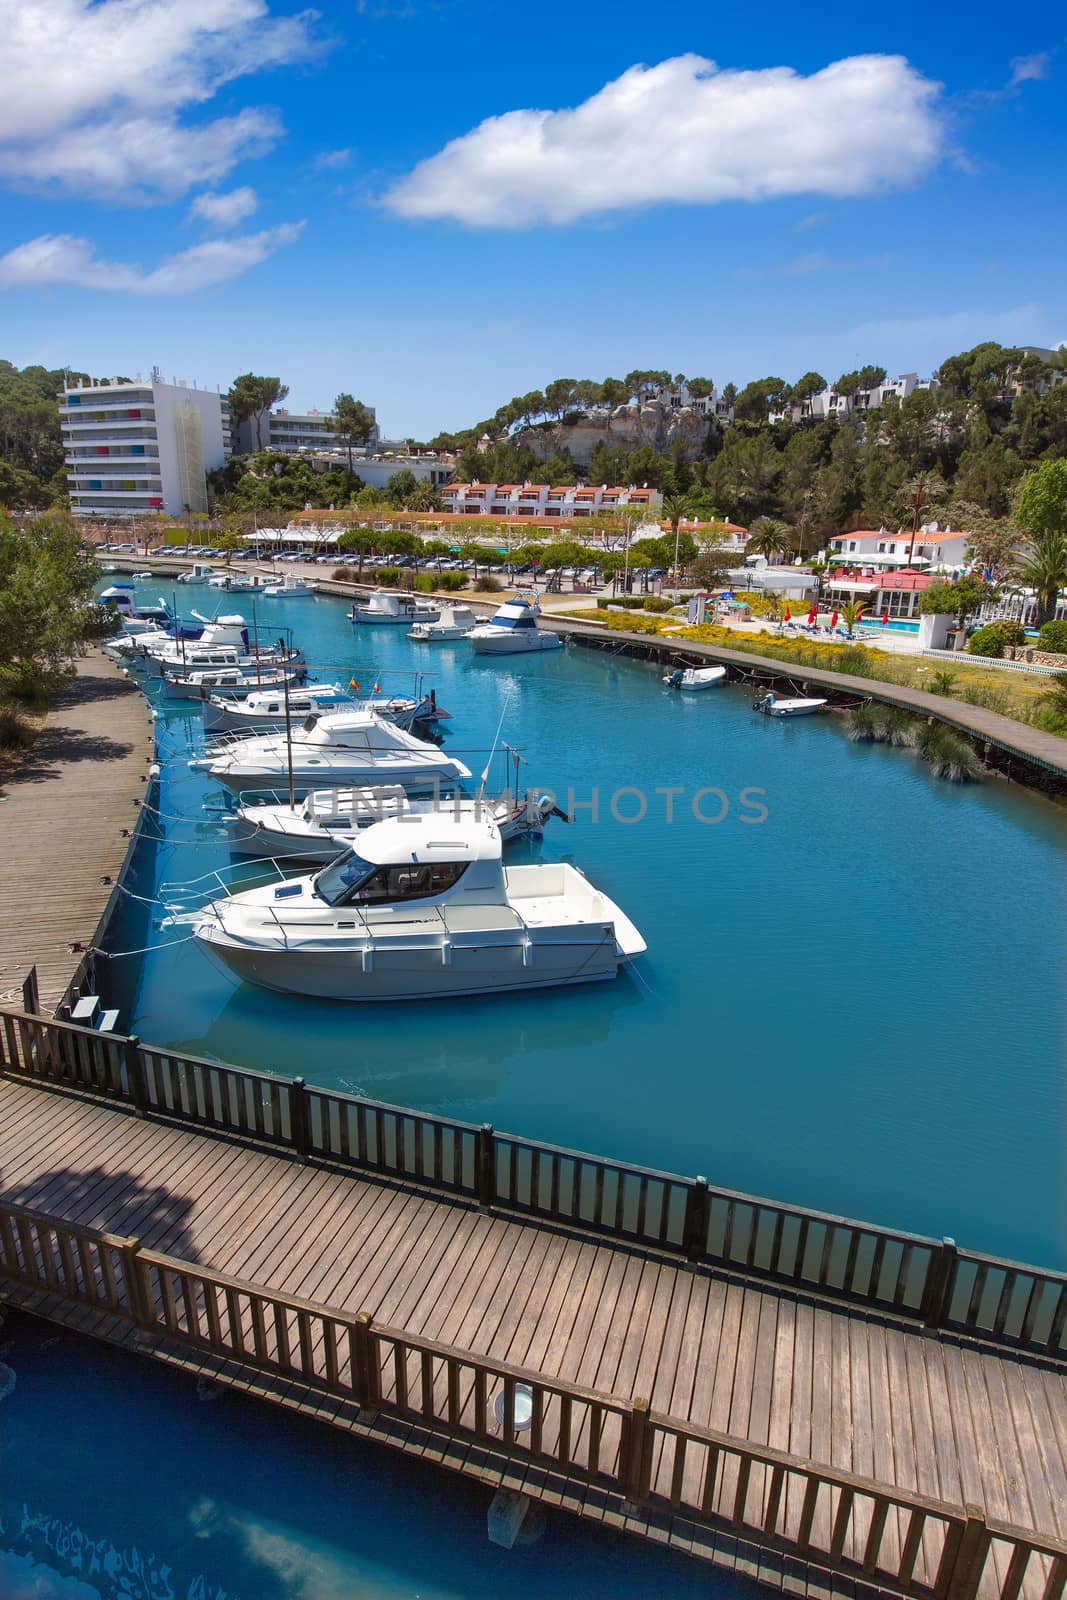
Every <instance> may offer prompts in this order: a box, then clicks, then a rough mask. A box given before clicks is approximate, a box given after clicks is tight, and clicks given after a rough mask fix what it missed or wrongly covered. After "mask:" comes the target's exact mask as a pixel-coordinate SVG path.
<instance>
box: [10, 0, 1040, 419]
mask: <svg viewBox="0 0 1067 1600" xmlns="http://www.w3.org/2000/svg"><path fill="white" fill-rule="evenodd" d="M0 25H3V28H4V38H5V49H4V51H3V52H2V55H0V90H2V93H0V184H2V185H3V207H2V210H0V326H2V329H3V337H2V338H0V355H3V356H5V357H7V358H8V359H10V360H14V361H16V362H17V363H19V364H20V365H22V364H25V363H27V362H41V363H43V364H45V365H48V366H60V365H63V364H64V363H70V364H71V365H73V366H75V367H78V368H83V369H87V370H90V371H92V372H93V373H94V374H96V375H98V376H101V375H105V374H113V373H116V372H126V373H131V374H132V373H137V372H146V371H147V370H148V368H149V367H150V366H152V365H153V364H154V363H155V364H158V365H159V366H160V367H162V368H163V370H164V372H165V373H166V374H167V375H172V374H173V375H175V376H179V377H185V378H188V379H189V380H193V379H196V380H197V381H199V382H200V383H202V384H205V385H211V386H214V385H216V384H217V385H219V386H220V387H223V388H224V387H226V386H227V385H228V384H229V382H230V381H231V379H232V378H233V376H234V375H235V374H237V373H238V372H242V371H247V370H249V369H251V370H253V371H257V372H269V373H278V374H280V375H281V376H282V378H283V379H284V380H285V381H286V382H288V384H289V385H290V390H291V394H290V399H289V405H290V406H291V407H292V408H294V409H302V408H306V407H310V406H313V405H317V406H319V407H321V408H325V407H327V406H328V405H329V404H330V403H331V401H332V399H333V397H334V395H335V394H336V393H337V392H338V391H339V390H341V389H346V390H350V391H352V392H353V393H355V394H356V395H357V396H358V397H360V398H362V399H364V400H366V401H367V402H368V403H370V404H373V405H375V406H376V407H377V408H378V412H379V417H380V419H381V422H382V425H383V428H384V430H385V432H386V433H387V434H390V435H405V434H410V435H414V436H416V437H428V436H429V435H431V434H432V433H434V432H436V431H437V430H438V429H440V428H445V427H461V426H464V425H466V424H470V423H473V422H475V421H478V420H479V419H480V418H482V417H483V416H485V415H487V414H489V413H491V412H492V411H493V410H494V409H495V408H496V406H497V405H498V404H500V403H501V402H502V401H503V400H506V399H508V398H510V397H511V395H513V394H517V393H522V392H524V391H525V390H527V389H530V388H535V387H541V386H542V385H543V384H544V383H546V382H547V381H549V380H550V379H552V378H554V377H558V376H568V377H584V376H590V377H603V376H606V375H608V374H609V373H610V374H612V375H616V376H621V375H623V374H624V373H625V372H626V371H628V370H630V369H631V368H633V367H641V366H655V367H660V366H663V367H668V368H670V369H672V370H673V371H682V372H687V373H690V374H700V375H702V376H707V377H710V378H712V379H713V380H715V381H716V382H718V383H719V384H722V383H725V382H727V381H728V380H732V381H733V382H735V383H738V384H742V383H744V382H746V381H748V380H749V379H750V378H754V377H759V376H763V375H765V374H767V373H777V374H780V375H781V376H783V377H785V378H786V379H787V380H793V379H795V378H797V377H798V376H799V375H800V374H801V373H802V372H804V371H806V370H807V369H808V368H810V367H814V368H816V369H817V370H818V371H820V372H822V373H824V374H825V375H826V376H827V377H828V378H830V379H833V378H835V377H836V376H837V374H838V373H839V372H841V371H842V370H844V369H846V368H848V367H851V366H853V365H855V364H856V363H857V362H860V363H862V362H866V361H873V362H876V363H879V364H882V365H885V366H886V367H888V368H890V369H891V371H892V372H897V371H902V370H918V371H919V372H920V373H923V372H927V371H929V369H930V368H931V366H933V365H936V363H937V362H938V360H939V359H941V358H942V357H943V356H945V355H948V354H951V353H953V352H954V351H956V350H959V349H963V348H966V347H967V346H969V345H971V344H973V343H975V342H977V341H978V340H979V339H981V338H987V337H988V338H995V339H999V340H1001V341H1002V342H1004V343H1022V342H1025V343H1038V344H1051V343H1054V342H1057V341H1058V340H1060V339H1067V275H1065V273H1064V259H1065V244H1067V212H1065V208H1064V206H1063V204H1062V196H1063V187H1062V185H1063V177H1062V174H1063V163H1064V154H1065V151H1064V131H1065V127H1067V102H1065V99H1064V95H1063V76H1064V71H1065V64H1067V53H1065V51H1064V30H1063V25H1062V18H1060V19H1059V20H1057V17H1056V15H1055V14H1054V13H1053V11H1052V9H1051V7H1049V6H1045V5H1038V6H1033V7H1019V8H1017V9H1016V10H1014V11H1012V10H1008V11H1005V10H1004V9H1003V8H1001V7H1000V6H998V7H996V8H994V7H993V6H992V5H989V4H984V3H979V4H976V5H973V6H971V7H970V8H969V9H968V11H967V13H966V17H965V19H963V18H961V15H960V12H959V9H958V8H957V7H949V6H946V5H943V4H937V3H933V4H923V5H918V4H914V3H912V0H903V3H898V4H897V5H896V6H895V7H886V8H875V7H872V6H857V7H852V8H845V7H842V6H832V7H822V8H819V7H797V6H795V5H790V6H784V5H764V6H762V7H759V8H756V7H736V8H730V9H728V10H727V9H722V8H714V7H709V6H708V5H707V4H706V3H705V4H699V5H698V4H696V3H693V0H675V3H674V4H673V5H671V6H670V7H669V8H662V9H658V8H656V7H654V6H650V5H649V4H647V0H646V3H644V4H640V5H638V4H633V3H629V0H611V3H610V4H609V3H607V0H586V3H585V4H584V5H582V6H576V5H574V4H568V5H563V4H560V3H559V0H541V3H540V5H539V6H538V7H536V8H531V7H517V6H505V5H500V4H494V5H489V4H487V3H485V0H337V3H333V4H328V5H324V6H323V7H322V8H321V9H320V10H319V11H317V12H309V11H298V10H296V9H295V8H291V7H289V8H287V7H286V6H285V5H284V4H283V3H281V0H0ZM712 63H714V65H711V64H712ZM834 63H837V64H838V65H837V66H832V64H834ZM831 68H832V70H828V69H831ZM620 80H621V81H620ZM576 108H577V109H576ZM533 113H549V115H547V116H538V115H533ZM487 119H497V120H495V121H493V122H487ZM483 125H484V126H483ZM446 146H448V147H450V148H449V149H448V150H447V152H446V149H445V147H446ZM442 152H445V153H442Z"/></svg>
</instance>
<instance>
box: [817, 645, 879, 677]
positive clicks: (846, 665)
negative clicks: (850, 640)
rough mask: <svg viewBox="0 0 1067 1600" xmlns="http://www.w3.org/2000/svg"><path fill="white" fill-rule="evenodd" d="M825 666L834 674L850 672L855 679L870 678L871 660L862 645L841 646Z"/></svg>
mask: <svg viewBox="0 0 1067 1600" xmlns="http://www.w3.org/2000/svg"><path fill="white" fill-rule="evenodd" d="M827 664H828V665H829V666H830V667H832V668H833V670H834V671H835V672H851V673H852V674H853V675H854V676H855V677H857V678H866V677H869V676H870V667H871V658H870V656H869V655H868V654H867V651H866V650H864V648H863V646H862V645H848V644H846V645H843V646H842V647H841V649H839V650H836V651H835V652H834V654H833V655H832V656H831V658H830V660H829V662H828V663H827Z"/></svg>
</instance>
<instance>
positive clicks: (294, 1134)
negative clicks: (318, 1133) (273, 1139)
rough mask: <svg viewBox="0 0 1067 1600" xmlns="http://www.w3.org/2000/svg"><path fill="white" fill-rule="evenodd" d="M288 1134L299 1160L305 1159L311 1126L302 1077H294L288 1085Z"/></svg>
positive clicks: (305, 1086)
mask: <svg viewBox="0 0 1067 1600" xmlns="http://www.w3.org/2000/svg"><path fill="white" fill-rule="evenodd" d="M289 1134H290V1137H291V1139H292V1141H293V1149H294V1150H295V1151H296V1153H297V1155H298V1157H299V1158H300V1160H301V1161H306V1160H307V1158H308V1149H309V1147H310V1143H311V1128H310V1124H309V1121H308V1098H307V1085H306V1084H305V1082H304V1080H303V1078H294V1079H293V1081H292V1082H291V1083H290V1085H289Z"/></svg>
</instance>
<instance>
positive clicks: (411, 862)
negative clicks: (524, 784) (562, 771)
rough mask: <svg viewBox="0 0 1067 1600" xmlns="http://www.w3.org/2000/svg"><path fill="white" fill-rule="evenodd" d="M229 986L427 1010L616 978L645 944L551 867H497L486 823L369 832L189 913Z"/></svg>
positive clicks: (496, 837)
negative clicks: (328, 856) (295, 871)
mask: <svg viewBox="0 0 1067 1600" xmlns="http://www.w3.org/2000/svg"><path fill="white" fill-rule="evenodd" d="M189 920H191V921H192V923H193V932H194V936H195V938H196V939H197V940H198V942H199V943H200V945H201V947H202V948H203V949H204V950H205V951H207V952H208V953H209V954H210V955H211V956H213V957H214V958H215V960H216V961H217V962H218V963H219V964H220V965H221V966H223V967H224V968H226V969H227V970H228V971H229V972H230V973H232V974H233V975H234V976H235V977H237V978H239V979H242V980H245V981H247V982H250V983H258V984H262V985H263V986H264V987H266V988H268V989H276V990H280V991H281V992H282V993H284V994H299V995H308V996H312V997H315V998H321V999H330V1000H348V1001H373V1000H430V999H442V998H447V997H455V996H459V995H476V994H493V993H500V992H502V991H508V990H515V989H543V988H550V987H554V986H556V985H560V984H574V983H590V982H596V981H602V980H605V979H608V978H614V977H616V976H617V974H618V971H619V968H620V967H621V966H623V965H625V964H626V963H627V962H629V961H631V960H633V958H634V957H635V956H639V955H641V954H642V952H643V951H644V950H645V948H646V946H645V941H644V940H643V939H642V937H641V935H640V934H639V933H638V931H637V929H636V928H635V927H634V925H633V923H632V922H631V921H630V919H629V918H628V917H627V916H625V915H624V913H623V912H622V911H621V910H620V909H619V907H618V906H617V905H615V904H614V902H613V901H611V900H609V899H608V898H607V896H606V895H604V894H602V893H600V891H599V890H597V889H595V888H594V887H593V885H592V884H591V883H589V882H588V880H587V879H586V878H585V877H584V876H583V874H582V873H580V872H579V871H578V870H577V869H576V868H575V867H572V866H567V865H564V864H563V863H552V864H550V865H538V866H526V867H505V866H504V863H503V857H502V852H501V839H500V831H499V829H498V828H497V827H496V826H495V825H494V824H493V823H492V822H491V821H490V820H489V819H488V818H482V819H481V820H474V819H469V818H467V817H462V818H460V819H459V820H452V819H449V818H446V817H442V816H440V815H431V816H415V817H404V818H399V819H397V820H395V821H388V822H379V823H376V824H375V825H374V826H373V827H370V828H368V829H367V830H366V832H364V833H362V834H361V835H360V837H359V840H358V852H357V850H355V849H353V850H349V851H347V852H346V853H345V854H344V855H342V856H340V857H339V858H338V859H337V860H336V861H334V862H332V863H331V864H330V865H329V866H327V867H324V868H323V869H322V871H321V872H318V873H315V874H314V875H312V876H309V877H303V878H295V879H290V880H289V881H288V882H285V883H271V884H268V885H267V886H265V887H263V888H259V889H249V890H245V891H243V892H242V893H239V894H232V895H229V896H228V897H226V898H223V899H219V900H215V901H212V902H211V903H210V904H209V905H207V906H206V907H204V908H203V909H202V910H200V911H198V912H193V913H190V914H189Z"/></svg>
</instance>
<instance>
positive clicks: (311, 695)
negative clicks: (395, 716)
mask: <svg viewBox="0 0 1067 1600" xmlns="http://www.w3.org/2000/svg"><path fill="white" fill-rule="evenodd" d="M285 700H286V697H285V694H284V693H283V692H280V691H279V690H278V689H270V688H268V689H264V690H263V691H262V692H261V691H259V690H258V689H257V690H256V692H255V693H253V694H249V695H247V696H246V697H245V698H244V699H242V700H231V699H229V698H228V697H227V696H224V695H212V696H211V697H210V699H208V700H205V701H204V705H203V714H204V731H205V732H206V733H269V732H271V731H272V730H273V729H276V728H284V727H285V714H286V705H285ZM357 704H358V701H356V700H355V699H354V698H353V697H352V695H350V694H349V693H348V691H347V689H343V688H342V687H341V685H340V684H339V683H308V684H305V685H304V687H303V688H301V689H291V690H290V691H289V721H290V724H291V725H292V726H293V727H295V726H297V724H298V723H300V722H302V721H303V720H304V718H305V717H306V716H307V715H308V714H309V713H310V712H312V711H317V712H322V711H352V710H354V709H355V708H356V706H357Z"/></svg>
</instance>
